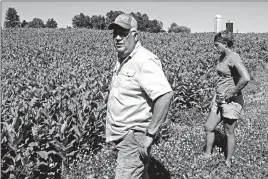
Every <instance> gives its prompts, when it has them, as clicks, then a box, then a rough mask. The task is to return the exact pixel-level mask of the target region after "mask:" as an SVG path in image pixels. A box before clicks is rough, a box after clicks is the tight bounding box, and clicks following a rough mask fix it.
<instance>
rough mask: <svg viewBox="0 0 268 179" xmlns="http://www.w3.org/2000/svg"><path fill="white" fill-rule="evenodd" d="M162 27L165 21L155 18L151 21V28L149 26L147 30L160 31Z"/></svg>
mask: <svg viewBox="0 0 268 179" xmlns="http://www.w3.org/2000/svg"><path fill="white" fill-rule="evenodd" d="M162 28H163V23H162V22H161V21H158V20H156V19H154V20H152V21H149V28H147V31H148V32H151V33H159V32H161V30H162Z"/></svg>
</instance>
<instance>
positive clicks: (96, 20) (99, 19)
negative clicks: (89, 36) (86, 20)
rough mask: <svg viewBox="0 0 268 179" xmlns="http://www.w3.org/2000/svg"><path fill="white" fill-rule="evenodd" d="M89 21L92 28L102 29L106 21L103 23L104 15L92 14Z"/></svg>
mask: <svg viewBox="0 0 268 179" xmlns="http://www.w3.org/2000/svg"><path fill="white" fill-rule="evenodd" d="M91 23H92V26H93V29H100V30H104V29H105V28H106V23H105V17H104V16H101V15H99V16H97V15H93V16H92V17H91Z"/></svg>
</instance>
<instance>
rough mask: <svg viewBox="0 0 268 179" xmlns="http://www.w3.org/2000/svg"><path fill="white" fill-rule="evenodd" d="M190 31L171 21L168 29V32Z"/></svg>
mask: <svg viewBox="0 0 268 179" xmlns="http://www.w3.org/2000/svg"><path fill="white" fill-rule="evenodd" d="M170 32H173V33H191V29H190V28H188V27H185V26H178V25H177V24H176V23H174V22H173V23H172V24H171V26H170V28H169V29H168V33H170Z"/></svg>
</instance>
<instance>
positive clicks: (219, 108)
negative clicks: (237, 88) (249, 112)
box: [211, 101, 243, 119]
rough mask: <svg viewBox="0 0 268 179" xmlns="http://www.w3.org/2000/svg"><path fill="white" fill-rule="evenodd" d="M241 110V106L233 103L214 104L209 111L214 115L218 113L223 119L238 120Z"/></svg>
mask: <svg viewBox="0 0 268 179" xmlns="http://www.w3.org/2000/svg"><path fill="white" fill-rule="evenodd" d="M242 108H243V107H242V105H241V104H239V103H237V102H234V101H232V102H230V103H224V104H219V103H216V102H214V103H213V105H212V108H211V111H212V112H215V113H216V114H219V113H220V114H221V115H222V117H224V118H228V119H239V118H240V115H241V112H242Z"/></svg>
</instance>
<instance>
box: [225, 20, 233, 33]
mask: <svg viewBox="0 0 268 179" xmlns="http://www.w3.org/2000/svg"><path fill="white" fill-rule="evenodd" d="M226 30H228V31H229V32H233V31H234V24H233V23H232V22H231V21H230V20H229V21H228V22H227V23H226Z"/></svg>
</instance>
